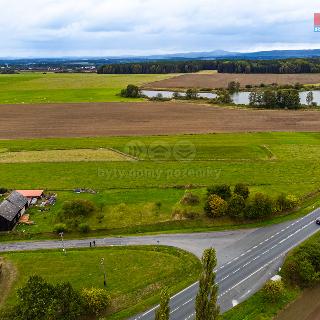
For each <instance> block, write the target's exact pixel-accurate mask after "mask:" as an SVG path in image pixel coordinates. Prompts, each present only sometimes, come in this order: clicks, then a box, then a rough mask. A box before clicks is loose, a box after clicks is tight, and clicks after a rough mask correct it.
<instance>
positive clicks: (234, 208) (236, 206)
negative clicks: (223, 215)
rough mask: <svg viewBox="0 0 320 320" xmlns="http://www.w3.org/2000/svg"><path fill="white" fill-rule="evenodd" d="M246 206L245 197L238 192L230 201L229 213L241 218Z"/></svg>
mask: <svg viewBox="0 0 320 320" xmlns="http://www.w3.org/2000/svg"><path fill="white" fill-rule="evenodd" d="M245 207H246V203H245V201H244V198H243V197H242V196H240V195H238V194H234V195H233V196H232V197H231V199H230V200H229V202H228V214H229V215H230V216H231V217H233V218H240V217H242V216H243V211H244V208H245Z"/></svg>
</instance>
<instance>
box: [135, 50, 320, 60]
mask: <svg viewBox="0 0 320 320" xmlns="http://www.w3.org/2000/svg"><path fill="white" fill-rule="evenodd" d="M313 57H320V49H314V50H272V51H258V52H248V53H241V52H229V51H224V50H215V51H210V52H187V53H176V54H165V55H157V56H148V57H145V58H146V59H147V60H153V59H166V60H167V59H169V60H170V59H177V58H182V59H203V60H204V59H229V58H230V59H250V60H260V59H264V60H269V59H271V60H272V59H287V58H313ZM140 58H141V57H140Z"/></svg>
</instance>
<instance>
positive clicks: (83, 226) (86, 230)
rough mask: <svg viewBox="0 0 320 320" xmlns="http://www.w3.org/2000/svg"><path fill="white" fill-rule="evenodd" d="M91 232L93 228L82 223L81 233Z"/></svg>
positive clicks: (80, 226)
mask: <svg viewBox="0 0 320 320" xmlns="http://www.w3.org/2000/svg"><path fill="white" fill-rule="evenodd" d="M90 230H91V228H90V226H89V225H88V224H87V223H81V224H80V225H79V231H80V232H81V233H88V232H90Z"/></svg>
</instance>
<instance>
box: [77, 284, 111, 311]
mask: <svg viewBox="0 0 320 320" xmlns="http://www.w3.org/2000/svg"><path fill="white" fill-rule="evenodd" d="M81 296H82V298H83V300H84V301H85V307H86V310H88V312H89V313H90V314H94V315H96V316H99V315H102V314H103V313H104V312H105V311H106V309H107V307H108V305H109V303H110V296H109V294H108V292H107V291H106V290H104V289H98V288H91V289H82V291H81Z"/></svg>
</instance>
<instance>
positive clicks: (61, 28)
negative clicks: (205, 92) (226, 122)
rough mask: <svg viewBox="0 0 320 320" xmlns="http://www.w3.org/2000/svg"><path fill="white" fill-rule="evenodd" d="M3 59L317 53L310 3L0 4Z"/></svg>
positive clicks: (144, 0)
mask: <svg viewBox="0 0 320 320" xmlns="http://www.w3.org/2000/svg"><path fill="white" fill-rule="evenodd" d="M0 12H1V18H0V56H1V57H59V56H128V55H130V56H131V55H152V54H164V53H180V52H201V51H213V50H218V49H219V50H227V51H241V52H248V51H260V50H272V49H315V48H319V49H320V32H319V33H316V32H314V31H313V14H314V13H315V12H320V1H315V0H303V1H301V0H268V1H266V0H161V1H160V0H0Z"/></svg>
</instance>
